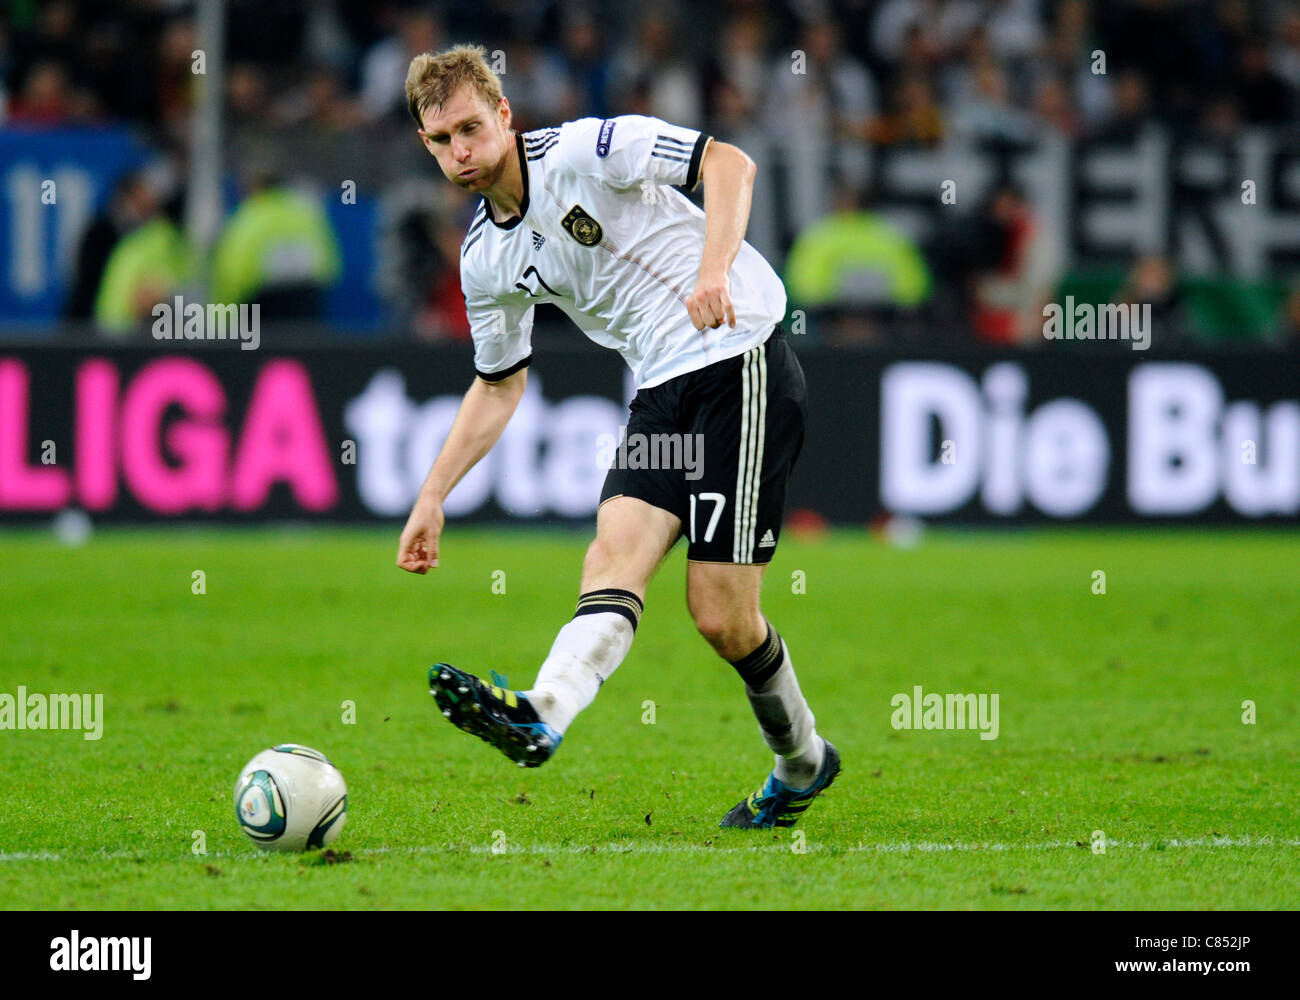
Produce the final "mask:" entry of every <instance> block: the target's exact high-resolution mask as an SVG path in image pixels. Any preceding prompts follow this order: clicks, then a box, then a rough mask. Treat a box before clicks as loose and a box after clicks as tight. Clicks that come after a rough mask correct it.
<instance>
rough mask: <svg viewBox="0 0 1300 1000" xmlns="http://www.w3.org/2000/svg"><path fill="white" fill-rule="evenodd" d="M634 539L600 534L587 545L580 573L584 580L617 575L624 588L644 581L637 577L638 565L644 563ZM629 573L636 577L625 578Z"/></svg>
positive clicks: (638, 574) (634, 586) (603, 578)
mask: <svg viewBox="0 0 1300 1000" xmlns="http://www.w3.org/2000/svg"><path fill="white" fill-rule="evenodd" d="M644 561H645V559H644V558H643V556H642V554H641V552H640V551H639V549H638V547H637V544H636V542H635V540H634V539H631V538H627V537H624V536H619V535H612V536H600V535H598V536H597V537H596V539H595V540H594V541H593V542H592V543H591V544H590V545H589V546H587V556H586V558H585V559H584V560H583V563H582V575H583V578H584V579H586V580H594V579H600V580H607V579H608V578H610V577H611V576H618V577H619V578H620V580H622V582H621V583H620V584H619V585H620V586H623V587H625V588H632V589H635V588H636V587H637V586H640V585H641V584H642V583H644V581H642V580H640V579H639V576H640V570H639V567H640V566H641V565H642V564H643V563H644ZM629 574H631V575H632V576H633V577H637V579H632V578H627V579H624V578H625V577H629Z"/></svg>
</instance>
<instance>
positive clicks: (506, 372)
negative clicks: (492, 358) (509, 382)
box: [475, 354, 533, 382]
mask: <svg viewBox="0 0 1300 1000" xmlns="http://www.w3.org/2000/svg"><path fill="white" fill-rule="evenodd" d="M532 363H533V356H532V355H531V354H530V355H528V357H526V358H524V359H523V360H522V361H516V362H515V363H514V364H513V365H511V366H510V367H509V368H503V369H502V370H501V371H499V372H480V371H478V369H475V371H476V372H477V374H478V377H479V378H481V379H482V380H483V381H484V382H500V381H502V380H503V379H507V378H509V377H510V376H511V375H513V374H514V373H515V372H517V371H519V370H520V369H521V368H527V367H528V366H529V365H531V364H532Z"/></svg>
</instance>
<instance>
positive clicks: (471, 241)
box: [460, 229, 485, 257]
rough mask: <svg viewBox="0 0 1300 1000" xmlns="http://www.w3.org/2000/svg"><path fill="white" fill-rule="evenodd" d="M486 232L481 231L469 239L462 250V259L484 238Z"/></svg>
mask: <svg viewBox="0 0 1300 1000" xmlns="http://www.w3.org/2000/svg"><path fill="white" fill-rule="evenodd" d="M484 231H485V230H484V229H480V230H479V231H478V232H477V233H475V234H474V235H473V236H471V237H470V238H469V239H467V240H466V241H465V245H464V246H463V247H461V248H460V255H461V256H462V257H464V256H465V255H466V254H467V253H469V251H470V247H472V246H473V245H474V244H475V243H477V242H478V241H479V240H481V239H482V238H483V233H484Z"/></svg>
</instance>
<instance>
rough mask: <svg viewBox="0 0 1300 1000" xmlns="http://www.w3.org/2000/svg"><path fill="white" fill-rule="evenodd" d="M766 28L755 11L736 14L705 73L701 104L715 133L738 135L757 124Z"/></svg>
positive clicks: (764, 84)
mask: <svg viewBox="0 0 1300 1000" xmlns="http://www.w3.org/2000/svg"><path fill="white" fill-rule="evenodd" d="M765 41H766V28H765V24H764V21H763V17H762V15H761V14H760V13H759V11H758V10H757V9H754V8H748V9H745V10H742V11H738V12H737V13H736V14H735V15H734V16H733V17H732V18H731V20H729V21H728V22H727V24H726V26H725V27H724V29H723V33H722V42H721V44H720V45H719V46H718V47H717V50H716V52H715V54H714V55H713V56H712V57H711V58H710V61H709V63H708V66H707V68H706V70H705V74H706V83H705V91H706V93H705V100H706V105H707V107H708V114H709V119H710V121H711V122H712V123H713V127H714V129H715V130H716V131H721V132H739V131H743V130H745V129H747V128H749V127H751V126H753V125H755V124H757V123H758V121H759V119H760V116H761V112H762V108H763V95H764V94H765V93H766V91H767V87H768V78H767V72H768V65H767V50H766V47H765Z"/></svg>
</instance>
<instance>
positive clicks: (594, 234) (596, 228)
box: [560, 205, 605, 247]
mask: <svg viewBox="0 0 1300 1000" xmlns="http://www.w3.org/2000/svg"><path fill="white" fill-rule="evenodd" d="M560 225H562V226H564V228H565V229H567V230H568V232H569V235H570V236H572V237H573V238H574V239H575V240H577V241H578V242H579V243H581V244H582V245H583V246H584V247H594V246H595V245H596V244H597V243H599V242H600V241H601V240H602V239H604V238H605V230H603V229H601V228H600V223H599V222H597V221H596V220H595V219H593V218H592V217H591V216H590V215H588V214H587V212H586V210H585V209H584V208H583V207H582V206H581V205H574V206H573V207H572V208H571V209H569V214H568V215H566V216H565V217H564V220H563V221H562V222H561V223H560Z"/></svg>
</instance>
